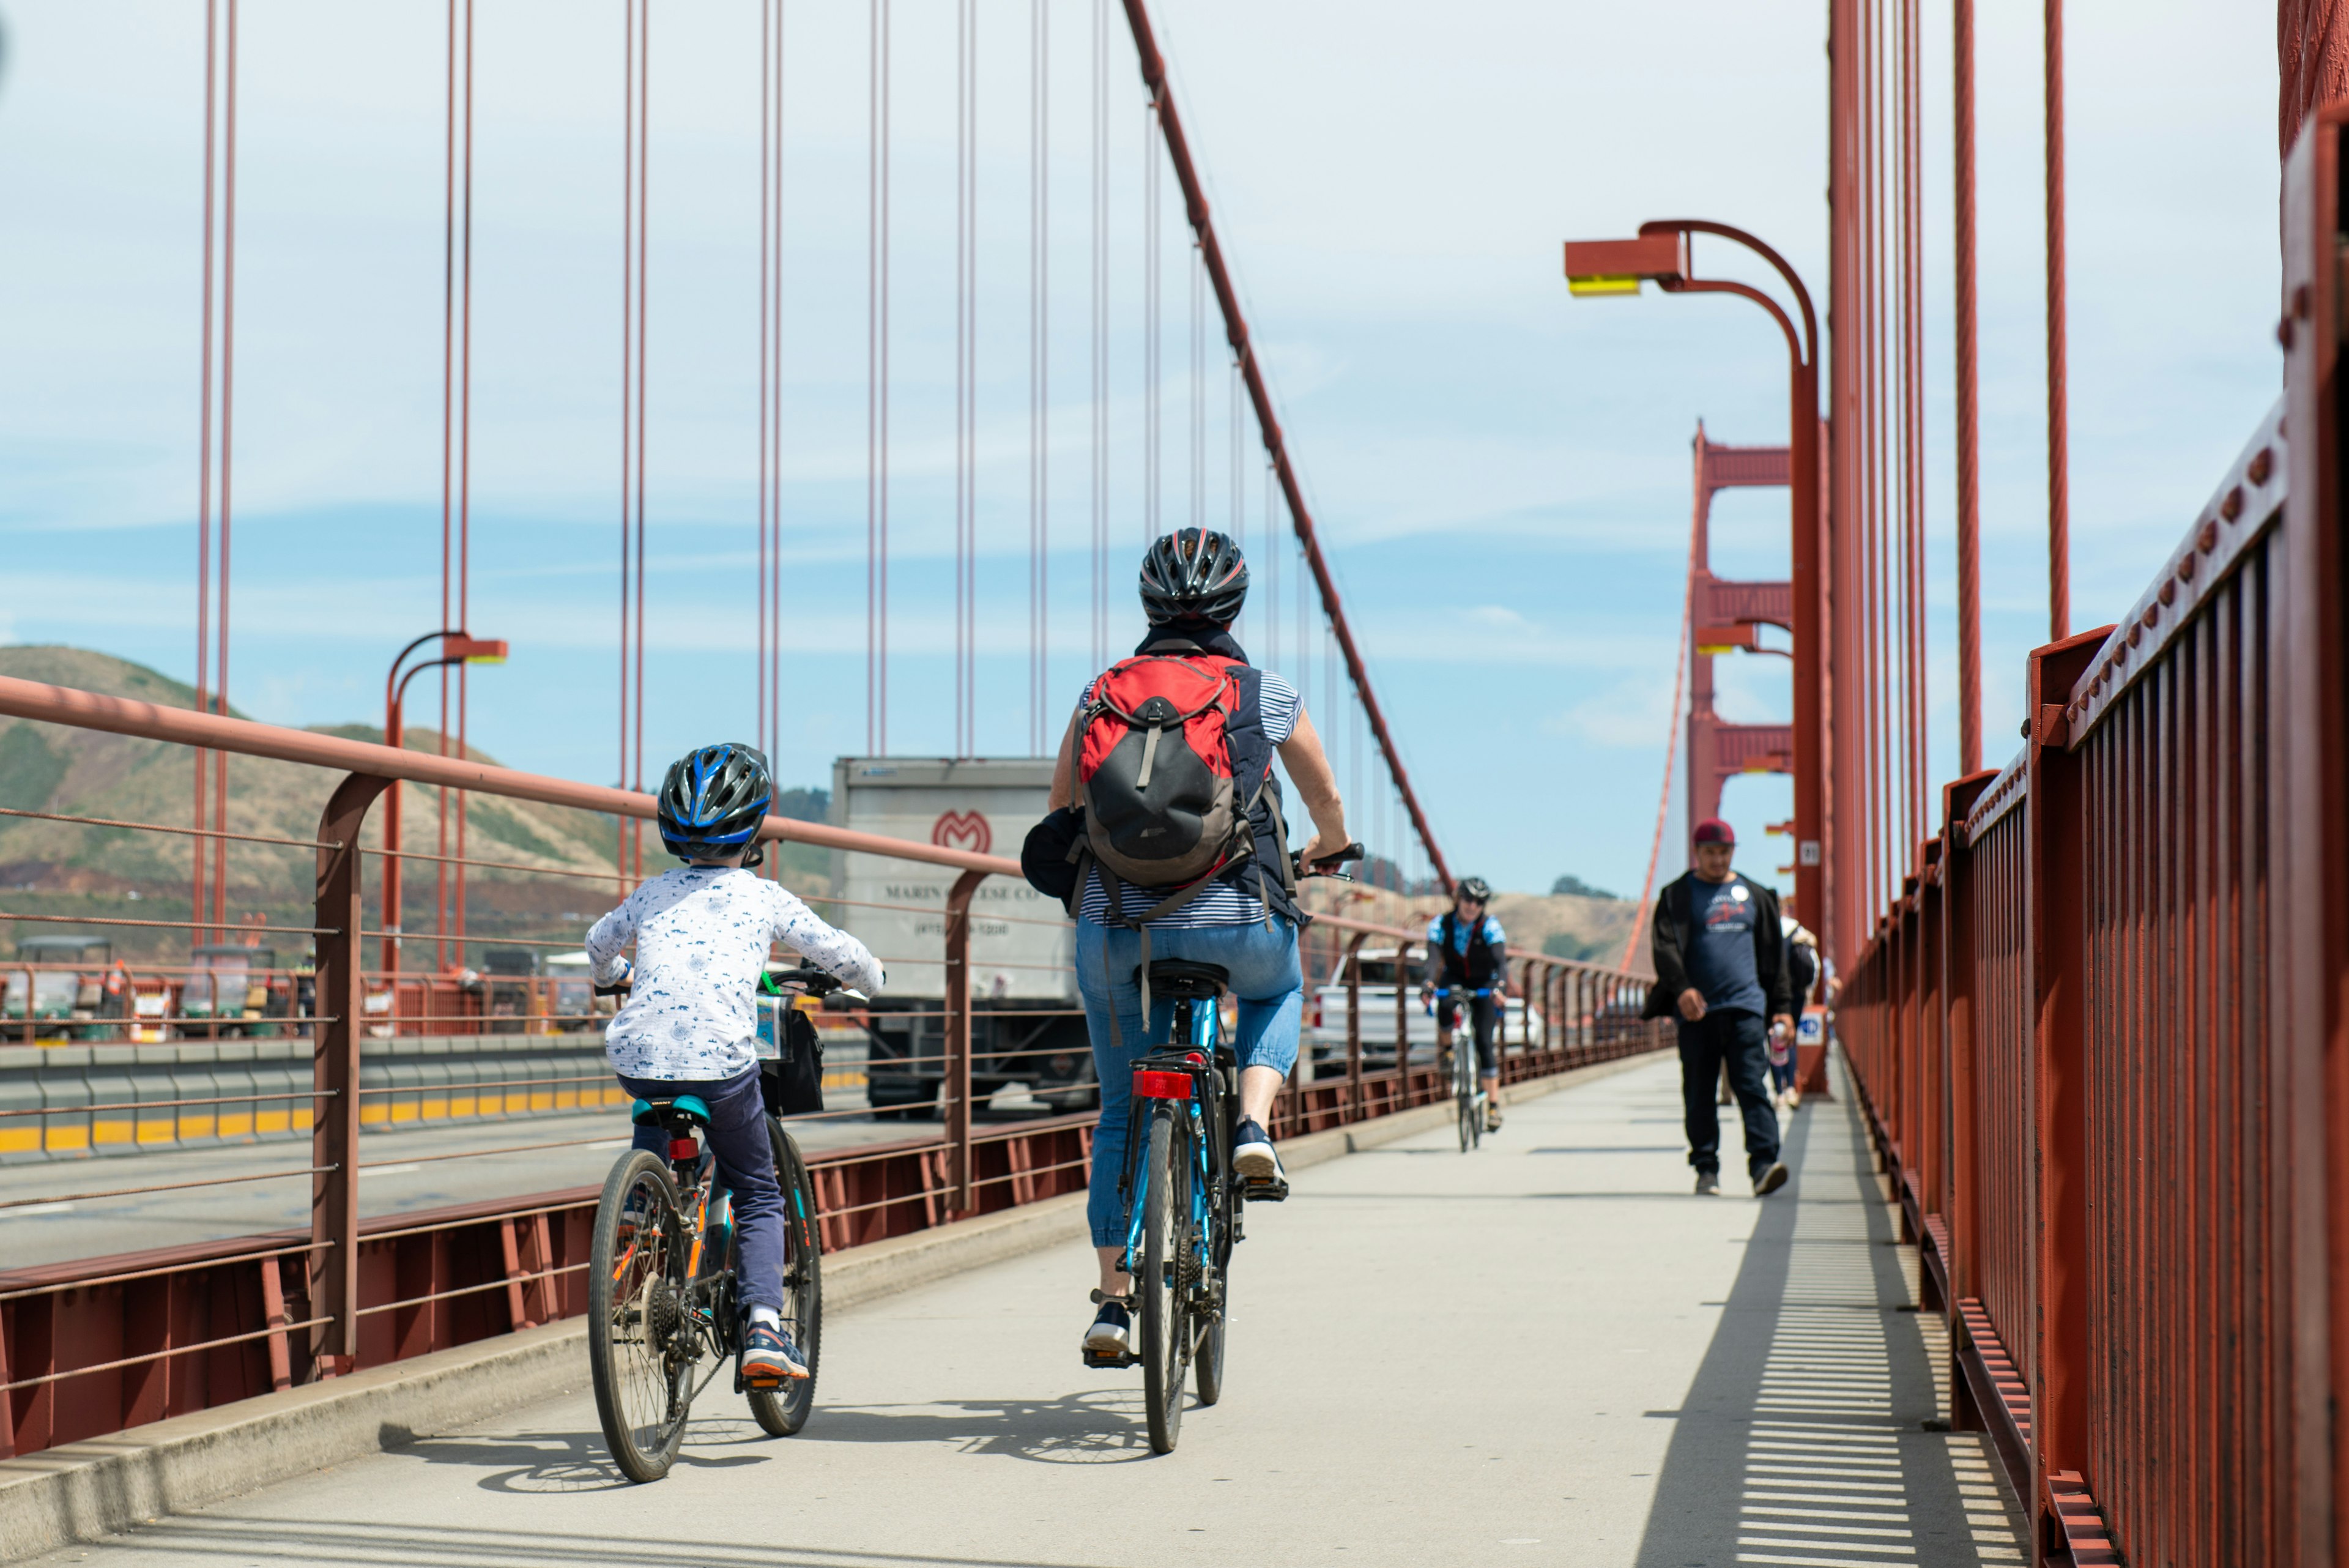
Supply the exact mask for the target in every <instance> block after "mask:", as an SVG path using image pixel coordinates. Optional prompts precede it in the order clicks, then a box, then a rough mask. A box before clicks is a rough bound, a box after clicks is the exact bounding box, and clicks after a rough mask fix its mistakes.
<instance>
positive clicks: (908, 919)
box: [827, 757, 1101, 1117]
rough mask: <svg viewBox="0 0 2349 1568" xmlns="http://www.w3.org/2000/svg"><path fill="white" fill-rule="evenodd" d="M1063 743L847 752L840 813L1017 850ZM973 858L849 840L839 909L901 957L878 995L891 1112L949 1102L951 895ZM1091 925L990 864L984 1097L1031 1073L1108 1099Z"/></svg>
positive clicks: (980, 933) (880, 1049) (975, 977)
mask: <svg viewBox="0 0 2349 1568" xmlns="http://www.w3.org/2000/svg"><path fill="white" fill-rule="evenodd" d="M1052 761H1053V760H1052V759H1051V758H1050V757H1002V758H978V759H941V758H928V757H842V758H839V759H837V760H836V761H835V762H834V763H833V770H832V802H831V805H830V807H829V810H828V813H827V815H828V816H829V819H830V821H831V823H832V824H833V826H836V827H845V828H849V829H851V830H853V831H854V832H858V833H877V834H880V835H882V836H885V837H888V838H905V839H912V840H914V841H915V842H916V843H921V844H936V845H941V846H947V847H949V848H955V849H968V850H973V851H976V852H978V853H980V854H991V855H1000V856H1005V857H1009V858H1013V859H1017V858H1018V857H1019V846H1020V843H1021V842H1022V841H1023V840H1024V839H1025V838H1026V837H1027V836H1028V830H1029V829H1030V827H1032V826H1035V825H1036V824H1037V823H1038V822H1039V821H1040V820H1041V819H1042V818H1043V816H1044V814H1045V805H1046V801H1047V799H1048V798H1049V797H1050V794H1051V787H1052ZM956 876H957V873H956V872H955V871H954V870H952V869H951V868H949V867H944V866H926V865H923V864H921V863H919V862H916V861H911V860H894V859H890V858H888V857H884V856H877V855H861V854H851V853H849V852H847V851H844V850H834V851H833V856H832V888H833V907H832V909H830V910H829V914H830V915H831V917H832V918H833V919H834V920H835V921H836V922H837V923H838V924H839V925H841V926H843V928H845V929H848V930H851V931H854V933H856V935H857V936H858V937H860V938H862V939H863V940H864V944H865V946H867V947H869V948H871V949H872V950H873V951H874V955H875V956H876V957H878V958H879V959H880V960H881V962H882V965H883V967H885V969H886V970H887V971H889V984H888V987H887V989H886V990H885V992H883V994H881V995H880V996H877V997H875V998H874V999H873V1002H872V1007H871V1011H870V1012H869V1013H868V1015H867V1016H868V1023H867V1031H868V1033H870V1035H871V1040H872V1043H871V1060H870V1063H869V1065H868V1068H867V1094H868V1096H869V1097H870V1101H871V1104H872V1106H873V1108H874V1111H875V1112H876V1113H879V1114H883V1115H895V1116H908V1117H911V1116H930V1115H932V1114H934V1113H935V1111H936V1106H937V1103H938V1085H939V1083H940V1082H941V1081H942V1079H943V1078H944V1076H945V1072H946V903H947V890H948V889H949V888H952V887H953V886H954V883H955V878H956ZM1075 949H1076V932H1075V928H1074V927H1073V926H1071V924H1070V922H1069V920H1068V918H1067V916H1066V915H1065V913H1064V912H1063V911H1062V910H1061V906H1060V904H1059V903H1058V902H1057V901H1056V900H1054V899H1051V898H1046V897H1045V896H1044V895H1043V894H1041V893H1039V892H1037V891H1036V890H1035V889H1034V888H1030V886H1028V884H1027V883H1026V882H1024V881H1021V880H1020V879H1019V877H988V879H987V880H986V881H985V882H982V883H981V884H979V888H978V894H977V896H976V897H975V898H972V900H971V936H970V996H971V1024H970V1034H971V1042H970V1044H971V1069H970V1076H971V1096H972V1100H973V1103H974V1104H978V1105H983V1104H985V1103H986V1101H987V1099H988V1096H991V1095H993V1094H994V1093H995V1092H996V1091H997V1090H999V1089H1001V1088H1003V1087H1005V1086H1007V1085H1011V1084H1024V1085H1027V1087H1028V1092H1029V1093H1030V1095H1032V1096H1035V1097H1036V1098H1037V1099H1038V1100H1040V1101H1042V1102H1043V1103H1044V1104H1045V1105H1047V1106H1050V1107H1051V1108H1052V1109H1054V1110H1058V1111H1076V1110H1086V1109H1091V1108H1092V1107H1093V1106H1098V1105H1099V1104H1100V1103H1101V1096H1100V1090H1099V1085H1097V1084H1096V1083H1095V1081H1094V1077H1093V1061H1092V1045H1091V1043H1090V1041H1089V1039H1088V1037H1087V1035H1086V1033H1085V1020H1084V1012H1083V1008H1082V1004H1081V1002H1079V1000H1078V997H1077V985H1076V973H1075V971H1074V969H1073V968H1072V967H1071V964H1072V961H1073V959H1074V957H1075Z"/></svg>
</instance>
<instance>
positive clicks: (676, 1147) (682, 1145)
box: [668, 1137, 701, 1159]
mask: <svg viewBox="0 0 2349 1568" xmlns="http://www.w3.org/2000/svg"><path fill="white" fill-rule="evenodd" d="M700 1153H701V1146H700V1145H699V1144H698V1143H696V1142H694V1141H693V1140H692V1139H691V1138H689V1137H673V1138H671V1139H669V1140H668V1157H669V1158H671V1159H692V1158H696V1157H697V1156H698V1155H699V1154H700Z"/></svg>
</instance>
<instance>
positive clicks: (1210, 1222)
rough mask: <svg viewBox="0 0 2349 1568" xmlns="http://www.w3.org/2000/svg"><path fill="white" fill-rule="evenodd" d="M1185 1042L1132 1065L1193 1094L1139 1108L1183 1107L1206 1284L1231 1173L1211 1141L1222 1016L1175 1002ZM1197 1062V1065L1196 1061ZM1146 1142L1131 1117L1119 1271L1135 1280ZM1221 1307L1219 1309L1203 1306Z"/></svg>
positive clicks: (1218, 1094) (1213, 1008) (1194, 1223)
mask: <svg viewBox="0 0 2349 1568" xmlns="http://www.w3.org/2000/svg"><path fill="white" fill-rule="evenodd" d="M1170 1033H1172V1034H1173V1036H1174V1038H1175V1039H1179V1040H1181V1041H1183V1042H1184V1044H1183V1045H1182V1046H1179V1047H1175V1046H1170V1047H1168V1048H1167V1049H1166V1050H1164V1051H1158V1052H1150V1053H1146V1054H1143V1056H1141V1057H1139V1058H1137V1059H1136V1061H1135V1063H1134V1066H1135V1068H1136V1070H1137V1071H1154V1072H1166V1073H1172V1072H1180V1073H1183V1074H1185V1075H1188V1076H1189V1078H1190V1080H1191V1093H1190V1096H1189V1097H1188V1098H1187V1099H1183V1100H1174V1099H1172V1098H1171V1097H1169V1098H1167V1099H1164V1100H1160V1099H1155V1098H1154V1099H1150V1100H1148V1101H1146V1102H1143V1101H1142V1100H1140V1099H1139V1097H1138V1098H1137V1104H1138V1105H1139V1104H1142V1103H1147V1104H1153V1105H1155V1104H1162V1103H1163V1104H1173V1105H1179V1106H1182V1107H1183V1109H1184V1113H1185V1115H1187V1116H1189V1117H1190V1123H1191V1134H1192V1136H1191V1140H1190V1141H1191V1150H1192V1157H1191V1158H1192V1171H1191V1174H1192V1182H1191V1234H1192V1238H1193V1242H1192V1245H1193V1249H1194V1251H1195V1258H1194V1260H1193V1261H1194V1262H1195V1264H1196V1265H1197V1270H1198V1272H1197V1275H1196V1277H1197V1278H1198V1279H1199V1280H1201V1281H1203V1282H1204V1281H1206V1280H1209V1279H1211V1278H1212V1277H1213V1269H1212V1267H1211V1265H1212V1262H1213V1258H1214V1253H1215V1243H1216V1226H1215V1216H1216V1211H1217V1210H1218V1209H1220V1207H1221V1199H1222V1196H1223V1193H1222V1185H1223V1183H1225V1182H1227V1181H1228V1180H1229V1179H1230V1173H1229V1172H1227V1171H1226V1172H1218V1171H1216V1168H1215V1160H1214V1157H1213V1146H1212V1145H1211V1143H1210V1141H1209V1140H1210V1139H1211V1138H1212V1137H1214V1136H1215V1135H1216V1130H1217V1128H1218V1127H1220V1126H1221V1124H1222V1122H1223V1120H1224V1118H1225V1107H1224V1093H1223V1085H1222V1081H1221V1073H1220V1070H1219V1067H1218V1064H1217V1063H1216V1055H1217V1053H1218V1051H1219V1050H1220V1048H1221V1047H1222V1044H1223V1010H1222V1009H1221V1008H1220V1007H1219V1006H1217V1005H1216V1003H1215V1002H1208V1003H1206V1005H1205V1006H1204V1007H1203V1006H1201V1005H1200V1004H1199V1003H1197V1002H1194V1001H1192V1000H1191V999H1189V998H1187V997H1186V998H1180V999H1178V1000H1177V1001H1176V1002H1174V1028H1173V1030H1172V1031H1171V1032H1170ZM1194 1058H1196V1060H1194ZM1149 1165H1150V1137H1149V1133H1148V1130H1147V1128H1145V1127H1143V1117H1142V1116H1141V1115H1140V1114H1138V1112H1134V1113H1129V1114H1128V1116H1127V1117H1126V1124H1125V1174H1124V1176H1123V1179H1121V1180H1120V1181H1119V1183H1118V1192H1119V1196H1120V1197H1121V1198H1123V1199H1124V1201H1125V1206H1126V1222H1125V1227H1126V1228H1125V1254H1124V1256H1123V1258H1122V1259H1121V1260H1120V1261H1119V1266H1120V1267H1121V1268H1123V1270H1124V1271H1125V1273H1126V1276H1127V1277H1128V1278H1129V1279H1131V1278H1134V1277H1136V1276H1137V1275H1139V1273H1140V1272H1141V1260H1142V1227H1143V1205H1142V1203H1141V1202H1140V1200H1139V1199H1140V1194H1141V1193H1142V1192H1143V1189H1144V1187H1145V1185H1146V1184H1147V1183H1148V1181H1149V1179H1150V1170H1149ZM1201 1304H1203V1305H1214V1306H1219V1304H1220V1303H1201Z"/></svg>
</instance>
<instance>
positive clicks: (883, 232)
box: [864, 0, 890, 756]
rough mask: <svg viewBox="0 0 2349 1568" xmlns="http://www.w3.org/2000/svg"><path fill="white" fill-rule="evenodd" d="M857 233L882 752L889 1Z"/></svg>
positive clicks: (876, 66)
mask: <svg viewBox="0 0 2349 1568" xmlns="http://www.w3.org/2000/svg"><path fill="white" fill-rule="evenodd" d="M870 7H871V27H872V37H871V42H870V45H869V51H870V56H869V60H870V69H871V77H870V80H869V82H868V84H867V88H866V107H867V123H866V147H865V197H864V200H865V229H864V255H865V279H864V387H865V391H864V749H865V750H866V752H868V753H872V754H874V755H876V756H877V755H880V754H881V753H884V752H885V751H886V750H887V749H888V741H887V738H886V737H887V733H888V720H887V718H886V713H887V711H888V703H889V698H888V680H889V628H888V606H889V521H888V518H889V259H888V257H889V20H890V18H889V0H870Z"/></svg>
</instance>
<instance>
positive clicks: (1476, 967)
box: [1420, 877, 1509, 1132]
mask: <svg viewBox="0 0 2349 1568" xmlns="http://www.w3.org/2000/svg"><path fill="white" fill-rule="evenodd" d="M1492 901H1493V888H1492V885H1491V884H1490V883H1488V882H1486V881H1485V878H1483V877H1467V878H1465V879H1464V880H1463V881H1462V882H1461V883H1460V885H1459V886H1458V887H1456V888H1454V889H1453V890H1452V908H1451V909H1448V910H1446V911H1445V912H1444V913H1443V914H1441V915H1438V916H1437V917H1436V918H1435V919H1433V920H1430V921H1429V922H1428V923H1427V978H1426V980H1425V981H1423V983H1422V984H1421V986H1420V999H1421V1000H1422V1001H1423V1002H1425V1001H1429V1000H1432V999H1433V996H1434V994H1435V991H1436V988H1437V987H1439V986H1441V987H1443V988H1444V990H1446V991H1447V992H1450V993H1451V998H1450V999H1451V1000H1454V1001H1457V1002H1459V1003H1460V1016H1461V1017H1463V1018H1464V1019H1466V1020H1467V1021H1468V1022H1469V1024H1470V1028H1471V1031H1472V1033H1474V1035H1475V1042H1476V1074H1477V1075H1478V1076H1479V1077H1481V1078H1483V1079H1484V1080H1485V1131H1486V1132H1499V1131H1500V1130H1501V1058H1500V1052H1499V1050H1498V1049H1497V1047H1496V1046H1495V1043H1494V1042H1495V1035H1496V1033H1498V1031H1499V1027H1500V1019H1501V1011H1502V1005H1503V1003H1504V1002H1506V999H1507V997H1508V992H1509V968H1508V951H1509V939H1508V936H1507V934H1506V932H1504V931H1503V930H1502V929H1501V922H1500V921H1498V920H1496V919H1494V918H1493V917H1492V916H1490V915H1488V914H1486V913H1485V905H1487V904H1489V903H1491V902H1492ZM1452 1048H1453V1049H1454V1051H1457V1050H1459V1049H1460V1040H1459V1037H1458V1036H1457V1035H1456V1034H1455V1035H1454V1037H1453V1042H1452Z"/></svg>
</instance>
